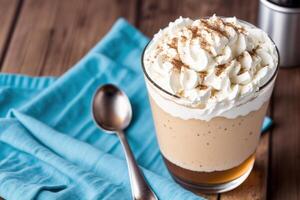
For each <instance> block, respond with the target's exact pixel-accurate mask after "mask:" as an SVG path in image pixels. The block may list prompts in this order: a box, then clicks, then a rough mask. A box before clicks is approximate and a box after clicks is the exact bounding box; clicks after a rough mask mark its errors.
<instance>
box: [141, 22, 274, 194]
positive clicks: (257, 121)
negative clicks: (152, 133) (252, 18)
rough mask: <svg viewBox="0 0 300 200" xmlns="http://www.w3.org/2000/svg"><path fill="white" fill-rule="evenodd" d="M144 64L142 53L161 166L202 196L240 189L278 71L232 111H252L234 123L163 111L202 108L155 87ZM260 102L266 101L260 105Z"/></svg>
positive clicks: (252, 162)
mask: <svg viewBox="0 0 300 200" xmlns="http://www.w3.org/2000/svg"><path fill="white" fill-rule="evenodd" d="M240 21H241V20H240ZM242 22H243V23H246V24H248V25H249V23H247V22H244V21H242ZM251 26H253V25H251ZM150 43H151V41H150ZM147 47H148V45H147V46H146V47H145V50H146V49H147ZM145 50H144V52H145ZM277 54H278V50H277ZM278 55H279V54H278ZM143 61H144V54H143V56H142V67H143V71H144V76H145V81H146V85H147V90H148V93H149V98H150V104H151V108H152V113H153V119H154V124H155V129H156V135H157V139H158V143H159V147H160V151H161V153H162V156H163V158H164V161H165V164H166V166H167V168H168V170H169V172H170V173H171V175H172V176H173V178H174V180H175V181H176V182H178V183H179V184H180V185H182V186H183V187H185V188H187V189H189V190H191V191H194V192H204V193H219V192H226V191H229V190H232V189H234V188H236V187H237V186H239V185H240V184H241V183H242V182H243V181H245V179H246V178H247V177H248V175H249V174H250V172H251V170H252V168H253V165H254V161H255V151H256V148H257V145H258V143H259V139H260V131H261V126H262V123H263V120H264V116H265V114H266V111H267V107H268V103H269V99H270V96H271V94H272V91H273V86H274V83H275V79H276V76H277V71H278V66H276V71H275V72H274V74H273V75H272V77H271V78H270V79H269V80H268V82H267V83H266V84H264V85H263V86H262V87H260V89H259V91H257V92H256V94H255V97H254V98H253V99H251V100H249V101H247V102H243V103H242V104H240V105H237V106H235V107H233V108H232V109H245V108H246V107H248V108H249V107H252V108H253V110H254V111H252V112H250V113H248V114H246V115H245V116H238V117H236V118H225V117H214V118H212V119H211V120H208V121H205V120H200V119H183V118H181V117H176V116H174V114H173V115H172V114H170V112H169V111H170V110H168V109H171V110H172V112H173V113H174V112H175V113H176V111H178V110H181V109H182V108H184V109H190V112H195V109H201V108H191V107H188V106H186V105H184V103H183V101H182V99H181V98H180V97H178V96H176V95H174V94H171V93H169V92H167V91H165V90H164V89H162V88H161V87H160V86H159V85H157V84H156V83H155V82H154V81H153V80H152V79H151V77H150V76H149V74H148V73H147V71H146V69H145V66H144V62H143ZM262 99H264V100H265V101H264V102H263V103H259V102H262ZM195 113H196V112H195ZM178 115H180V114H178Z"/></svg>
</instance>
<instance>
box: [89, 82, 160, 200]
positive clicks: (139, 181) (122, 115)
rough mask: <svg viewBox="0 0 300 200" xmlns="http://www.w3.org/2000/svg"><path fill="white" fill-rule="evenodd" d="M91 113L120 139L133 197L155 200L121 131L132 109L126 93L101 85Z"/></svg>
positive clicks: (100, 124) (127, 121) (136, 199)
mask: <svg viewBox="0 0 300 200" xmlns="http://www.w3.org/2000/svg"><path fill="white" fill-rule="evenodd" d="M92 113H93V118H94V121H95V123H96V124H97V125H98V126H99V127H100V128H101V129H103V130H105V131H107V132H108V133H116V134H117V135H118V137H119V139H120V142H121V144H122V146H123V150H124V152H125V157H126V161H127V167H128V172H129V178H130V184H131V192H132V196H133V199H134V200H157V197H156V195H155V194H154V192H153V191H152V190H151V188H150V186H149V185H148V184H147V182H146V181H145V179H144V176H143V174H142V172H141V170H140V169H139V167H138V166H137V163H136V161H135V159H134V156H133V154H132V151H131V149H130V147H129V144H128V142H127V140H126V137H125V134H124V132H123V130H124V129H125V128H126V127H127V126H128V125H129V123H130V121H131V118H132V109H131V105H130V102H129V99H128V97H127V96H126V94H125V93H124V92H122V91H121V90H120V89H119V88H118V87H117V86H115V85H112V84H107V85H103V86H102V87H100V88H99V89H98V90H97V91H96V93H95V95H94V98H93V103H92Z"/></svg>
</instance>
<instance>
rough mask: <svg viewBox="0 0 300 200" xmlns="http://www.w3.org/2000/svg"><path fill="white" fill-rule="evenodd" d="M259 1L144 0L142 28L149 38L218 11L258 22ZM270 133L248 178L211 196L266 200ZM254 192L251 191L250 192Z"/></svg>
mask: <svg viewBox="0 0 300 200" xmlns="http://www.w3.org/2000/svg"><path fill="white" fill-rule="evenodd" d="M257 6H258V1H252V0H247V1H240V0H227V1H222V0H202V1H193V0H186V1H182V0H168V1H155V0H143V1H142V3H141V8H140V9H141V11H140V19H139V22H138V25H139V28H140V29H141V30H142V31H143V32H144V33H145V34H146V35H148V36H149V37H151V36H152V35H153V34H154V33H156V32H157V31H158V30H159V29H160V28H163V27H165V26H167V25H168V23H169V22H170V21H174V20H175V19H176V18H178V17H179V16H183V17H190V18H199V17H204V16H210V15H213V14H214V13H216V14H217V15H220V16H236V17H237V18H239V19H243V20H246V21H249V22H251V23H254V24H255V23H256V15H257ZM268 146H269V134H266V135H264V136H263V138H262V140H261V142H260V145H259V148H258V150H257V161H256V164H255V167H254V170H253V172H252V173H251V175H250V177H249V178H248V179H247V181H246V182H245V183H244V184H243V185H242V186H241V187H239V188H237V189H236V190H234V191H231V192H228V193H225V194H222V195H220V196H217V195H210V196H206V197H208V198H209V199H217V198H218V199H222V200H223V199H224V200H226V199H232V200H234V199H265V197H266V190H267V174H268V154H269V153H268ZM250 191H251V192H250Z"/></svg>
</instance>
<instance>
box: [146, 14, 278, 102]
mask: <svg viewBox="0 0 300 200" xmlns="http://www.w3.org/2000/svg"><path fill="white" fill-rule="evenodd" d="M220 17H221V18H225V17H223V16H220ZM203 18H204V19H205V18H208V17H203ZM237 20H238V21H240V22H242V23H244V24H247V25H249V26H252V27H254V28H257V29H259V30H262V29H260V28H258V27H257V26H255V25H253V24H251V23H249V22H247V21H244V20H241V19H237ZM262 31H263V32H264V33H266V32H265V31H264V30H262ZM266 34H267V33H266ZM267 36H268V38H269V39H270V40H271V42H272V43H273V45H274V46H275V49H276V53H277V57H278V61H277V66H276V69H275V71H274V72H273V74H272V76H271V77H270V78H269V80H268V81H267V82H266V83H265V84H263V85H262V86H260V87H259V89H258V90H257V91H256V92H255V93H258V92H260V91H261V90H263V89H264V88H266V87H267V86H268V85H269V84H270V83H271V82H272V81H273V80H274V79H275V77H276V75H277V73H278V70H279V64H280V56H279V50H278V47H277V46H276V44H275V42H274V41H273V39H272V38H271V37H270V36H269V35H268V34H267ZM152 41H153V37H152V39H151V40H150V41H149V42H148V43H147V44H146V46H145V47H144V49H143V52H142V56H141V63H142V69H143V73H144V75H145V76H146V78H147V80H149V81H150V83H151V84H152V85H153V86H155V87H156V88H157V89H158V90H160V91H162V92H163V93H165V94H167V95H169V96H171V97H175V98H177V99H181V98H182V97H180V96H178V95H176V94H172V93H171V92H168V91H167V90H165V89H164V88H162V87H161V86H160V85H158V84H157V83H156V82H155V81H154V80H153V79H152V78H151V77H150V76H149V74H148V73H147V70H146V68H145V65H144V56H145V52H146V50H147V48H148V46H149V44H150V43H151V42H152Z"/></svg>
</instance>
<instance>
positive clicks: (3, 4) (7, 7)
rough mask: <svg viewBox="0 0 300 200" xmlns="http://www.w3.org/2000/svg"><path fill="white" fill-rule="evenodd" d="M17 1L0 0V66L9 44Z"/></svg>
mask: <svg viewBox="0 0 300 200" xmlns="http://www.w3.org/2000/svg"><path fill="white" fill-rule="evenodd" d="M19 3H20V2H19V1H18V0H0V26H1V28H0V68H1V64H2V62H3V60H4V57H5V52H6V49H7V47H8V45H9V38H10V35H11V33H12V30H13V22H14V20H15V16H16V11H17V10H18V5H19Z"/></svg>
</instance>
